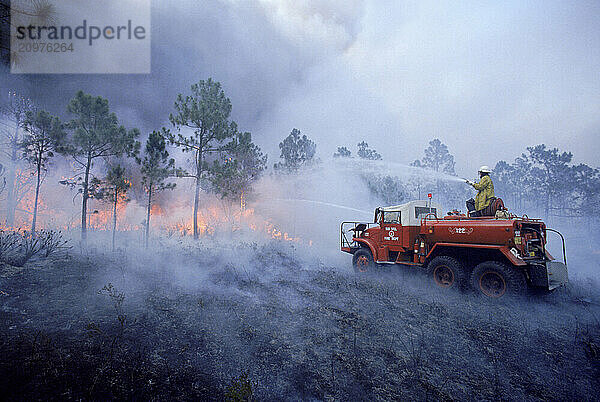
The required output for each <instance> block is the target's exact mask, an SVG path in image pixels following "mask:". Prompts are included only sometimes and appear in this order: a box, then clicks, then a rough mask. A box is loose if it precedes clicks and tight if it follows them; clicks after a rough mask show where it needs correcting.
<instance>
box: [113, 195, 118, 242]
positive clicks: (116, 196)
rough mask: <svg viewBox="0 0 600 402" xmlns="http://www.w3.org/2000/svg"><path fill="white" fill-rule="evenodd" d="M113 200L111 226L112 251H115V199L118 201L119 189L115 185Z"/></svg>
mask: <svg viewBox="0 0 600 402" xmlns="http://www.w3.org/2000/svg"><path fill="white" fill-rule="evenodd" d="M114 195H115V200H114V201H115V202H114V204H113V227H112V251H115V234H116V233H117V201H119V190H118V189H117V188H116V186H115V194H114Z"/></svg>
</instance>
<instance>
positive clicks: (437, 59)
mask: <svg viewBox="0 0 600 402" xmlns="http://www.w3.org/2000/svg"><path fill="white" fill-rule="evenodd" d="M153 3H154V4H153V10H152V15H153V20H152V44H153V47H152V74H150V75H126V76H120V75H104V76H103V75H95V76H87V75H68V76H67V75H52V76H48V75H39V76H25V77H20V76H11V75H9V74H3V76H2V80H1V82H0V86H1V87H2V90H3V91H5V90H6V89H8V88H11V89H17V90H19V91H22V92H25V94H26V95H29V96H31V97H33V98H34V99H36V101H38V103H39V104H40V106H41V107H44V108H48V109H50V111H52V112H54V113H60V114H63V115H64V114H65V105H66V103H67V101H68V99H69V98H71V97H72V96H73V94H74V93H75V92H76V90H78V89H83V90H85V91H87V92H90V93H93V94H99V95H103V96H105V97H107V98H108V99H109V100H110V102H111V105H112V106H113V108H114V109H115V110H116V111H117V113H118V115H119V116H121V118H122V119H123V120H124V122H125V125H126V126H129V127H131V126H138V127H139V128H141V129H142V131H143V132H149V131H150V130H152V129H156V128H158V127H160V126H161V125H168V123H167V115H168V112H169V111H170V110H171V108H172V104H173V101H174V99H175V97H176V95H177V93H180V92H186V91H187V90H188V88H189V85H190V84H191V83H193V82H196V81H198V80H199V79H205V78H207V77H213V78H215V79H216V80H218V81H220V82H222V83H223V86H224V89H225V91H226V93H227V95H228V96H229V97H230V98H231V100H232V104H233V117H234V119H235V120H236V121H237V122H238V123H239V124H240V127H241V128H242V129H244V130H249V131H251V132H252V133H253V134H254V138H255V140H256V141H258V143H259V145H261V146H262V147H263V149H265V150H266V151H267V152H268V153H269V155H270V159H271V160H274V159H276V158H277V156H278V155H279V153H278V148H277V144H278V142H279V141H281V139H282V138H284V137H285V136H286V135H287V134H288V133H289V132H290V130H291V129H292V128H293V127H297V128H299V129H301V130H302V131H303V133H305V134H307V135H308V136H309V137H311V138H313V139H314V140H316V142H317V145H318V152H319V153H320V155H321V156H322V157H323V156H328V155H331V154H332V153H333V152H334V151H335V147H336V146H341V145H346V146H349V147H353V146H354V145H355V144H356V143H358V142H359V141H361V140H364V139H367V140H368V142H369V143H370V144H371V146H372V147H374V148H375V149H377V150H378V151H379V152H380V153H382V155H383V156H384V159H386V160H394V161H397V162H400V163H409V162H411V161H412V160H414V159H415V157H416V156H417V155H418V154H420V151H421V150H422V149H423V148H424V147H425V146H426V144H427V141H429V140H430V139H431V138H440V139H441V140H442V141H443V142H445V143H446V144H448V145H449V147H450V151H451V152H452V153H453V154H454V155H455V156H456V160H457V163H458V165H457V170H458V172H459V173H460V174H461V175H463V176H464V175H469V174H472V173H471V172H475V171H476V168H477V166H479V165H481V164H487V165H494V163H495V162H496V161H497V160H498V159H508V160H510V159H512V158H513V157H514V155H518V154H519V153H520V152H522V151H523V147H524V145H532V144H534V143H538V142H540V139H541V140H542V141H544V142H546V143H548V144H549V145H550V146H558V147H559V148H561V149H567V150H572V151H574V153H575V155H576V158H580V160H581V161H584V162H588V163H590V162H591V163H593V162H594V161H595V158H594V155H596V154H597V153H598V151H599V148H598V147H599V146H600V143H599V142H598V141H597V139H596V137H595V136H594V135H592V133H594V132H595V131H597V128H598V127H599V126H600V121H599V120H598V116H597V113H596V112H595V110H596V109H597V107H596V105H598V95H597V94H598V93H600V82H599V79H598V76H597V74H596V71H598V66H599V65H600V60H599V56H598V54H600V52H598V43H597V41H595V40H594V39H595V38H596V37H598V24H597V23H596V21H595V20H594V19H593V18H592V16H593V15H597V14H598V9H597V8H598V4H597V3H595V2H578V3H577V4H562V3H550V4H549V3H547V2H533V3H527V4H517V3H514V2H511V3H502V4H497V3H478V4H477V5H473V4H467V3H464V4H461V5H460V6H457V5H455V4H454V5H450V4H441V5H440V4H439V3H437V2H427V1H426V2H408V3H401V4H399V3H397V2H392V1H384V2H379V1H377V2H375V1H372V0H371V1H368V0H365V1H351V2H348V1H343V2H342V1H318V2H308V1H300V2H295V1H284V0H281V1H275V0H264V1H259V2H251V3H249V2H243V1H235V0H223V1H214V2H209V3H198V2H192V1H181V2H164V1H158V2H153ZM565 133H568V135H565ZM516 138H518V139H519V140H518V141H516V140H515V139H516Z"/></svg>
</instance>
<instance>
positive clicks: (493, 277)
mask: <svg viewBox="0 0 600 402" xmlns="http://www.w3.org/2000/svg"><path fill="white" fill-rule="evenodd" d="M479 287H480V288H481V291H482V292H483V293H484V294H485V295H486V296H489V297H501V296H502V295H504V293H506V281H505V280H504V278H503V277H502V275H500V274H499V273H497V272H492V271H488V272H485V273H484V274H483V275H481V277H480V278H479Z"/></svg>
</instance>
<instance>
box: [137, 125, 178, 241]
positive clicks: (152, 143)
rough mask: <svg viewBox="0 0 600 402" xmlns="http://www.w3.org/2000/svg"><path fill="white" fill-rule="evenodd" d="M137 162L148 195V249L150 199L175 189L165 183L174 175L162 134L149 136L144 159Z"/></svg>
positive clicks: (148, 237) (171, 161)
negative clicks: (162, 192) (139, 165)
mask: <svg viewBox="0 0 600 402" xmlns="http://www.w3.org/2000/svg"><path fill="white" fill-rule="evenodd" d="M138 162H139V163H140V164H141V171H142V183H143V184H144V187H145V188H146V192H147V193H148V204H147V209H146V233H145V245H146V248H148V242H149V239H150V214H151V210H152V202H153V198H152V197H153V196H156V195H157V194H158V193H160V192H161V191H164V190H173V189H174V188H175V183H167V182H166V179H167V178H169V177H171V176H174V175H175V159H172V158H171V159H169V152H168V151H167V149H166V141H165V137H164V135H163V134H162V133H160V132H158V131H153V132H152V133H151V134H150V136H149V137H148V140H147V141H146V146H145V148H144V159H143V160H138Z"/></svg>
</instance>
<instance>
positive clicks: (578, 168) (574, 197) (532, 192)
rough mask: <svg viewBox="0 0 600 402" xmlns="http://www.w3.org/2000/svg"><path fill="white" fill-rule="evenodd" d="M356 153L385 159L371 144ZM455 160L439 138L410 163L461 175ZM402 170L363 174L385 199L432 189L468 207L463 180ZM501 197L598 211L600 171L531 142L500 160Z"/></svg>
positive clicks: (343, 154)
mask: <svg viewBox="0 0 600 402" xmlns="http://www.w3.org/2000/svg"><path fill="white" fill-rule="evenodd" d="M356 155H357V157H358V158H359V159H364V160H375V161H377V160H382V157H381V155H380V154H379V153H378V152H377V151H376V150H374V149H370V148H369V145H368V143H366V142H365V141H362V142H360V143H358V144H357V152H356ZM333 157H334V158H352V157H353V154H352V151H351V150H350V149H348V148H347V147H345V146H343V147H338V149H337V152H336V153H334V154H333ZM455 165H456V162H455V159H454V156H453V155H452V154H451V153H450V152H449V150H448V147H447V146H446V145H445V144H444V143H442V142H441V141H440V140H439V139H434V140H432V141H430V142H429V145H428V146H427V147H426V148H425V150H424V155H423V157H422V158H421V159H418V160H415V161H414V162H412V163H411V164H410V166H411V167H415V168H420V169H425V170H428V171H431V172H434V173H436V174H442V175H449V176H456V172H455ZM397 169H398V170H399V173H398V174H397V175H393V174H373V173H368V174H363V175H361V177H362V179H363V180H364V181H365V183H366V184H367V186H368V187H369V189H370V190H371V193H372V194H373V195H375V196H376V197H377V198H379V199H380V200H381V201H383V202H385V203H386V204H393V203H402V202H406V201H409V200H413V199H422V198H424V197H426V195H427V194H428V193H433V194H434V198H436V199H437V200H441V201H442V202H441V203H442V204H444V205H445V206H447V207H450V208H459V209H464V202H465V200H466V199H468V198H470V197H472V196H473V191H472V189H470V188H469V187H468V186H465V185H463V184H462V183H457V182H453V181H451V180H446V179H444V178H439V179H438V178H436V177H435V175H434V176H427V175H424V174H423V172H416V171H415V172H410V168H405V169H404V170H405V171H403V172H400V170H402V167H398V168H397ZM492 179H493V181H494V185H495V192H496V196H498V197H501V198H502V199H503V200H504V202H505V204H506V206H507V207H508V208H509V209H510V210H512V211H515V212H518V213H542V214H544V216H545V217H546V218H547V217H550V216H561V217H581V216H586V215H588V216H589V215H593V216H597V213H598V212H600V211H599V209H600V170H599V169H598V168H594V167H591V166H588V165H586V164H584V163H580V164H574V163H573V154H572V153H571V152H561V151H560V150H558V149H557V148H548V147H547V146H546V145H545V144H541V145H536V146H533V147H528V148H527V149H526V152H525V153H523V154H522V155H521V156H519V157H517V158H516V159H515V160H514V162H512V163H508V162H506V161H503V160H501V161H499V162H498V163H497V164H496V166H495V168H494V169H493V172H492Z"/></svg>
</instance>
